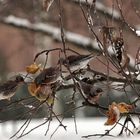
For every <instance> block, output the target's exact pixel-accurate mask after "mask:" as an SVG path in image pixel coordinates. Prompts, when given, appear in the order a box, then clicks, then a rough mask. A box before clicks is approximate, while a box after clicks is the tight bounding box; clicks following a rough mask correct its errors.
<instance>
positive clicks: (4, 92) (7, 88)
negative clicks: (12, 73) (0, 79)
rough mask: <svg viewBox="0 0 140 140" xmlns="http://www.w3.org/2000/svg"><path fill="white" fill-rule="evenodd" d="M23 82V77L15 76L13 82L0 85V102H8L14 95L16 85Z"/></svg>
mask: <svg viewBox="0 0 140 140" xmlns="http://www.w3.org/2000/svg"><path fill="white" fill-rule="evenodd" d="M23 82H24V79H23V77H22V76H20V75H18V76H16V78H15V80H9V81H7V82H5V83H0V100H4V99H8V100H10V98H11V97H12V96H14V95H15V92H16V89H17V87H18V85H19V84H21V83H23Z"/></svg>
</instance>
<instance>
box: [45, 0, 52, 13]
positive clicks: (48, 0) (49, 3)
mask: <svg viewBox="0 0 140 140" xmlns="http://www.w3.org/2000/svg"><path fill="white" fill-rule="evenodd" d="M53 2H54V0H43V7H44V9H45V10H46V11H47V12H48V11H49V9H50V7H51V5H52V3H53Z"/></svg>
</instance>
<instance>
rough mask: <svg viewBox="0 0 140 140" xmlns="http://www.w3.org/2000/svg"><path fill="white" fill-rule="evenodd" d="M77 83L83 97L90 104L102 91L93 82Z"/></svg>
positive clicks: (97, 98)
mask: <svg viewBox="0 0 140 140" xmlns="http://www.w3.org/2000/svg"><path fill="white" fill-rule="evenodd" d="M79 85H80V87H81V89H82V91H83V92H82V94H83V96H84V98H85V99H87V101H88V102H89V103H91V104H95V103H96V102H97V101H98V100H99V98H100V96H101V95H102V93H103V90H102V88H100V87H98V86H95V85H93V84H88V83H86V82H83V81H79Z"/></svg>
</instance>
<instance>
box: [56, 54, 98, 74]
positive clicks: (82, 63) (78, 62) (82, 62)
mask: <svg viewBox="0 0 140 140" xmlns="http://www.w3.org/2000/svg"><path fill="white" fill-rule="evenodd" d="M95 57H96V56H94V55H93V54H89V55H70V56H68V57H67V58H66V59H65V58H60V59H59V61H58V63H60V64H62V65H64V66H65V67H69V68H70V70H71V72H74V71H76V70H80V69H84V68H85V67H86V66H87V64H88V63H89V62H90V61H91V60H92V59H93V58H95Z"/></svg>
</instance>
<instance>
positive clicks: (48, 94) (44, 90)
mask: <svg viewBox="0 0 140 140" xmlns="http://www.w3.org/2000/svg"><path fill="white" fill-rule="evenodd" d="M28 91H29V93H30V94H31V95H32V96H35V98H36V99H38V100H39V101H45V100H46V101H47V103H48V105H51V104H53V102H54V96H53V95H52V89H51V87H50V86H46V85H45V86H44V85H39V86H37V85H36V84H35V83H30V84H29V85H28Z"/></svg>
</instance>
